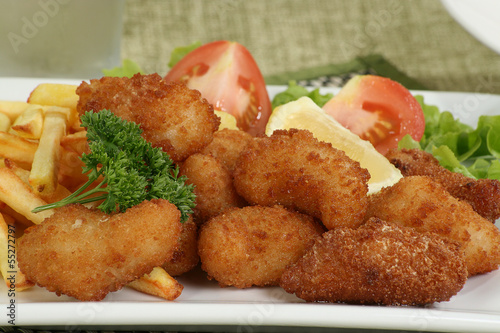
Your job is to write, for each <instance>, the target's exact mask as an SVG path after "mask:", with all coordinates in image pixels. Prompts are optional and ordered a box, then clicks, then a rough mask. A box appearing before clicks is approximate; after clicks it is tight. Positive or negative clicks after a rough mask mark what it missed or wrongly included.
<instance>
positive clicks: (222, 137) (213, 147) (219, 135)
mask: <svg viewBox="0 0 500 333" xmlns="http://www.w3.org/2000/svg"><path fill="white" fill-rule="evenodd" d="M252 139H253V137H252V136H251V135H250V134H248V133H247V132H244V131H240V130H234V129H229V128H224V129H222V130H219V131H217V132H215V133H214V138H213V140H212V142H210V143H209V144H208V145H207V146H206V147H205V148H203V150H202V151H201V153H202V154H205V155H212V156H213V157H215V158H216V159H217V160H219V161H220V162H222V164H224V166H226V168H227V169H228V170H229V171H230V172H231V173H233V171H234V168H235V167H236V161H237V160H238V157H239V156H240V153H241V152H242V151H243V150H244V149H245V147H246V146H247V145H248V144H249V143H250V142H251V141H252Z"/></svg>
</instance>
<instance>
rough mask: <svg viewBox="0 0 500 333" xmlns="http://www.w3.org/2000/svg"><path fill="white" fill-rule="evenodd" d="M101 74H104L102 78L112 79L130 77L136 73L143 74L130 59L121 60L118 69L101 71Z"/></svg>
mask: <svg viewBox="0 0 500 333" xmlns="http://www.w3.org/2000/svg"><path fill="white" fill-rule="evenodd" d="M102 73H103V74H104V76H114V77H132V76H134V74H137V73H141V74H144V72H143V71H142V69H141V68H140V67H139V65H138V64H137V63H135V62H134V61H133V60H130V59H123V61H122V65H121V66H120V67H115V68H112V69H103V70H102Z"/></svg>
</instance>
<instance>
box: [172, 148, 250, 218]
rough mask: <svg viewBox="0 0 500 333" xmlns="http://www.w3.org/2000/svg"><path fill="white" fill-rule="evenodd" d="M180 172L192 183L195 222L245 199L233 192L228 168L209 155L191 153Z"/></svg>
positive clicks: (239, 203) (213, 215)
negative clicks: (194, 195) (194, 197)
mask: <svg viewBox="0 0 500 333" xmlns="http://www.w3.org/2000/svg"><path fill="white" fill-rule="evenodd" d="M180 174H181V175H184V176H186V177H187V180H186V184H193V185H194V190H193V192H194V193H195V194H196V199H195V203H196V206H195V207H194V209H193V211H194V216H195V222H196V223H198V224H202V223H204V222H205V221H207V220H208V219H210V218H212V217H215V216H217V215H219V214H220V213H222V212H223V211H225V210H226V209H228V208H231V207H243V206H244V205H246V202H245V200H244V199H243V198H242V197H241V196H239V195H238V193H236V190H235V188H234V185H233V177H232V176H231V174H230V172H229V170H228V169H227V168H226V167H225V166H224V165H223V164H222V163H221V162H219V161H218V160H217V159H215V158H214V157H212V156H210V155H203V154H193V155H191V156H189V157H188V158H187V159H186V160H185V161H184V162H183V163H182V164H181V165H180Z"/></svg>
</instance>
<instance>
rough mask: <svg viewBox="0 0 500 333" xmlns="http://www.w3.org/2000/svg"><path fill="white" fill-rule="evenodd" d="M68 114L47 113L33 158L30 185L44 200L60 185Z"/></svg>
mask: <svg viewBox="0 0 500 333" xmlns="http://www.w3.org/2000/svg"><path fill="white" fill-rule="evenodd" d="M67 123H68V119H67V118H66V114H64V113H61V112H59V110H54V112H50V111H47V112H46V114H45V120H44V123H43V132H42V136H41V137H40V141H39V143H38V149H37V150H36V152H35V156H34V157H33V164H32V166H31V173H30V177H29V183H30V185H31V186H32V187H33V189H34V191H35V192H36V193H38V194H39V195H40V196H41V197H42V198H44V197H48V196H52V195H53V193H54V192H55V190H56V188H57V184H58V174H59V160H60V159H61V144H60V143H61V138H62V137H63V136H64V135H66V126H67Z"/></svg>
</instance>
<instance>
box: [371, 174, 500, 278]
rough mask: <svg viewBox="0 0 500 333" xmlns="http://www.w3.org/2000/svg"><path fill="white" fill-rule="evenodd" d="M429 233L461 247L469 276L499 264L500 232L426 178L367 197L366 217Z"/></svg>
mask: <svg viewBox="0 0 500 333" xmlns="http://www.w3.org/2000/svg"><path fill="white" fill-rule="evenodd" d="M369 217H378V218H380V219H382V220H385V221H387V222H390V223H395V224H398V225H401V226H406V227H412V228H414V229H415V230H417V231H419V232H433V233H436V234H438V235H440V236H442V237H446V238H448V239H450V240H452V241H455V242H457V243H459V244H460V245H461V248H462V250H463V251H464V253H465V262H466V265H467V270H468V272H469V276H472V275H476V274H481V273H486V272H489V271H492V270H495V269H497V268H498V266H499V264H500V231H499V229H498V228H497V227H496V226H495V225H494V224H493V223H491V222H490V221H488V220H486V219H485V218H484V217H482V216H480V215H479V214H477V213H476V212H475V211H474V210H473V209H472V207H471V206H470V205H469V204H467V203H465V202H463V201H460V200H459V199H457V198H455V197H453V196H452V195H451V194H450V193H449V192H448V191H446V190H445V189H444V187H443V186H441V185H440V184H439V183H437V182H435V181H433V180H432V179H431V178H429V177H426V176H408V177H404V178H402V179H401V180H400V181H399V182H398V183H396V184H395V185H393V186H391V187H386V188H383V189H382V190H381V191H380V192H378V193H375V194H373V195H371V196H370V197H369V205H368V211H367V213H366V218H367V219H368V218H369Z"/></svg>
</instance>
